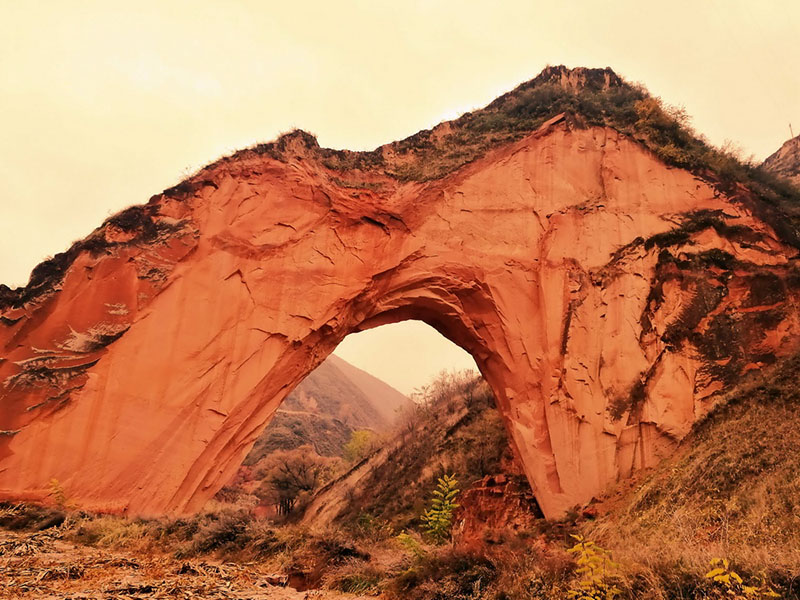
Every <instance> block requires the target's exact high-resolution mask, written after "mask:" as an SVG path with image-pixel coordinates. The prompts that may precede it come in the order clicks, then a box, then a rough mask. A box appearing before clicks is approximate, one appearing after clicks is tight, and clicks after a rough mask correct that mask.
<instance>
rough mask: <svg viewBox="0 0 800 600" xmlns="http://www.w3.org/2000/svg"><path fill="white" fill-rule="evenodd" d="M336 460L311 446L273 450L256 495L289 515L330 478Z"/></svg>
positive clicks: (264, 465)
mask: <svg viewBox="0 0 800 600" xmlns="http://www.w3.org/2000/svg"><path fill="white" fill-rule="evenodd" d="M334 462H335V459H330V458H325V457H323V456H320V455H319V454H317V453H316V452H315V451H314V449H313V448H312V447H311V446H301V447H300V448H295V449H293V450H278V451H276V452H273V453H272V454H270V455H269V456H268V457H267V458H266V459H265V460H264V464H263V466H262V467H261V468H262V470H263V473H264V479H263V481H262V483H261V485H260V486H259V487H258V489H257V490H256V495H257V496H258V497H259V498H260V499H261V500H262V501H265V502H270V503H272V504H273V505H274V506H275V508H276V510H277V512H278V514H280V515H288V514H290V513H291V512H292V511H293V510H294V509H295V507H296V505H297V503H298V501H299V500H301V499H302V498H304V497H310V496H311V494H312V493H313V492H315V491H316V490H317V489H319V488H320V487H321V486H322V485H323V484H324V483H325V482H326V481H327V480H328V479H329V478H330V476H331V474H332V472H333V466H334Z"/></svg>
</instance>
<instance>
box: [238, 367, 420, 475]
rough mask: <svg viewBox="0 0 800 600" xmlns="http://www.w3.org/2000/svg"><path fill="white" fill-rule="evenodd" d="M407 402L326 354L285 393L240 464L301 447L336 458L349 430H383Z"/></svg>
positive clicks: (365, 375) (392, 390)
mask: <svg viewBox="0 0 800 600" xmlns="http://www.w3.org/2000/svg"><path fill="white" fill-rule="evenodd" d="M410 402H411V401H410V400H409V399H408V398H407V397H406V396H404V395H403V394H401V393H400V392H398V391H397V390H396V389H394V388H393V387H391V386H390V385H388V384H386V383H384V382H383V381H381V380H380V379H377V378H376V377H373V376H372V375H370V374H369V373H367V372H365V371H362V370H361V369H359V368H357V367H354V366H353V365H351V364H350V363H348V362H347V361H345V360H343V359H341V358H339V357H338V356H334V355H331V356H329V357H328V358H327V359H326V360H325V362H323V363H322V364H321V365H320V366H319V367H317V368H316V369H315V370H314V371H313V372H312V373H311V374H310V375H309V376H308V377H306V378H305V379H304V380H303V381H302V382H301V383H300V385H298V386H297V387H296V388H295V389H294V391H292V393H291V394H289V396H288V397H287V398H286V400H285V401H284V402H283V404H282V405H281V407H280V408H279V409H278V411H277V412H276V414H275V418H274V419H273V420H272V422H271V423H270V424H269V425H268V426H267V428H266V429H265V430H264V432H263V433H262V434H261V436H260V437H259V438H258V440H257V441H256V444H255V446H253V449H252V450H251V451H250V454H248V455H247V458H245V461H244V464H245V465H253V464H255V463H257V462H258V461H259V460H261V459H262V458H263V457H264V456H266V455H267V454H269V453H270V452H273V451H275V450H291V449H293V448H299V447H300V446H303V445H306V444H310V445H312V446H313V447H314V449H315V450H316V451H317V453H318V454H320V455H321V456H340V455H341V453H342V447H343V446H344V445H345V444H346V443H347V441H348V440H349V439H350V434H351V433H352V432H353V431H355V430H357V429H371V430H373V431H376V432H383V431H387V430H388V429H389V428H390V427H391V426H392V424H393V423H394V419H395V417H396V416H397V415H398V414H399V411H401V410H402V409H403V408H404V407H407V406H409V404H410Z"/></svg>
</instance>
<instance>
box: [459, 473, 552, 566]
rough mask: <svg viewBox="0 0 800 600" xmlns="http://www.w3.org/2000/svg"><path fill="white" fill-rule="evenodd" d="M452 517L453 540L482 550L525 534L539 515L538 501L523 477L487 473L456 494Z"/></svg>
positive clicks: (463, 548)
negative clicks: (510, 536) (455, 507)
mask: <svg viewBox="0 0 800 600" xmlns="http://www.w3.org/2000/svg"><path fill="white" fill-rule="evenodd" d="M458 504H459V507H458V508H457V509H456V512H455V515H454V519H453V543H454V544H455V546H456V547H457V548H459V549H461V550H468V551H484V550H485V549H486V548H488V547H491V546H492V545H493V544H501V543H503V542H505V541H507V538H508V536H509V535H512V536H513V535H518V534H523V535H525V534H527V533H529V532H530V531H531V530H534V529H535V524H536V521H537V519H541V518H542V513H541V511H540V510H539V505H538V504H537V503H536V498H534V496H533V494H532V493H531V488H530V486H529V485H528V482H527V481H526V480H525V478H524V477H522V476H519V475H505V474H499V475H487V476H486V477H484V478H483V479H481V480H480V481H476V482H475V483H474V484H472V485H471V486H470V488H469V489H468V490H465V491H464V492H463V493H462V494H461V495H460V496H459V497H458Z"/></svg>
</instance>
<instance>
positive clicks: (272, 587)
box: [0, 530, 356, 600]
mask: <svg viewBox="0 0 800 600" xmlns="http://www.w3.org/2000/svg"><path fill="white" fill-rule="evenodd" d="M287 583H288V582H286V580H285V578H283V577H281V576H280V575H276V574H274V573H272V572H268V571H266V570H265V569H264V567H263V566H261V565H259V564H256V563H249V564H248V563H236V564H234V563H223V562H217V561H214V560H177V559H174V558H172V557H171V556H168V555H146V556H139V555H137V553H133V552H130V551H109V550H101V549H97V548H91V547H87V546H83V545H76V544H74V543H70V542H67V541H65V540H62V539H60V538H59V534H58V533H54V532H37V533H17V532H9V531H3V530H0V598H3V599H7V600H13V599H17V598H26V599H28V598H36V599H43V600H44V599H53V600H55V599H58V600H90V599H91V600H95V599H97V600H122V599H123V598H124V599H126V600H127V599H132V598H171V599H180V600H189V599H195V598H197V599H200V598H202V599H204V600H206V599H208V600H211V599H214V600H217V599H219V600H234V599H236V600H240V599H248V600H265V599H267V598H268V599H270V600H300V599H305V598H317V599H319V600H325V599H333V598H343V597H344V596H342V595H340V594H336V593H334V592H327V591H321V590H313V591H308V592H299V591H296V590H294V589H293V588H292V587H290V586H288V585H287ZM347 597H348V598H356V596H352V595H348V596H347Z"/></svg>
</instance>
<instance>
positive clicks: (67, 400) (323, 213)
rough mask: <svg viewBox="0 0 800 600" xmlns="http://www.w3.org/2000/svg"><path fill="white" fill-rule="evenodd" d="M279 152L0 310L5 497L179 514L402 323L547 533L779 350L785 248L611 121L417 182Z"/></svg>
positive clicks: (786, 349) (528, 142)
mask: <svg viewBox="0 0 800 600" xmlns="http://www.w3.org/2000/svg"><path fill="white" fill-rule="evenodd" d="M281 144H282V145H283V146H282V152H283V155H282V157H281V158H280V159H278V158H273V157H270V156H269V155H267V154H258V153H257V152H250V153H243V154H240V155H237V157H236V158H235V159H233V160H227V161H222V162H220V163H218V164H216V165H212V166H211V167H209V168H207V169H205V170H203V171H202V172H201V173H200V174H199V175H198V176H197V177H195V178H194V179H193V180H191V181H189V182H187V183H185V184H182V185H181V186H178V187H177V188H174V189H172V190H168V191H167V192H165V193H164V194H162V195H159V196H156V197H154V198H153V199H151V201H150V203H149V204H148V205H147V206H146V207H144V208H138V209H130V210H131V211H133V212H131V213H130V214H129V215H128V217H127V218H126V219H119V218H117V217H115V219H116V221H114V222H108V223H106V224H105V225H104V226H103V227H102V228H100V229H98V230H97V231H96V232H95V233H94V234H92V236H90V237H89V238H87V240H85V241H84V242H82V243H81V245H79V247H76V248H73V250H72V251H71V254H70V256H69V257H67V258H68V259H69V260H66V259H64V260H62V261H61V262H58V261H57V262H58V264H55V265H50V266H48V267H45V268H43V270H40V272H39V279H40V280H41V281H40V282H39V283H38V284H37V286H38V287H36V286H35V289H28V290H27V291H24V292H19V293H16V294H15V293H13V292H10V291H8V290H7V289H6V290H5V292H4V293H3V294H0V296H1V297H2V299H0V301H2V302H3V306H5V308H4V309H3V310H2V317H1V318H2V324H0V348H2V355H1V356H2V360H1V361H0V381H1V382H2V388H1V391H0V394H2V396H0V430H3V435H2V436H1V437H0V440H2V441H0V496H1V497H2V498H5V499H22V498H29V499H30V498H32V499H40V500H41V499H45V498H46V497H47V496H48V494H49V493H50V487H51V484H50V482H51V480H53V479H55V480H57V481H58V482H59V485H60V487H61V488H62V489H63V490H64V493H65V494H66V496H67V498H68V499H69V500H70V501H71V502H74V503H75V504H77V505H80V506H82V507H84V508H87V509H99V510H113V511H127V512H130V513H134V514H143V513H144V514H147V513H150V514H152V513H164V512H177V513H181V512H191V511H195V510H197V509H199V508H200V507H201V506H202V505H203V503H204V502H205V501H206V499H208V498H209V497H211V496H212V495H213V494H214V493H215V492H216V491H217V490H218V489H219V488H220V487H221V486H222V485H223V484H224V483H225V482H226V481H228V480H229V479H230V477H231V475H232V474H233V472H234V471H235V470H236V468H237V467H238V465H239V464H240V463H241V461H242V459H243V458H244V456H245V455H246V454H247V452H248V450H249V449H250V447H251V446H252V444H253V442H254V440H255V439H256V438H257V436H258V435H259V433H260V432H261V431H262V429H263V428H264V426H265V425H266V423H267V422H268V421H269V420H270V418H271V416H272V415H273V413H274V412H275V410H276V408H277V407H278V406H279V405H280V403H281V401H282V400H283V398H284V397H285V396H286V395H287V394H288V393H289V391H291V390H292V388H293V387H294V386H295V385H297V384H298V383H299V382H300V381H301V380H302V379H303V378H304V377H305V376H306V375H307V374H308V373H309V372H310V371H311V370H312V369H313V368H314V367H316V366H317V365H318V364H319V363H320V362H321V361H322V360H323V359H324V358H325V357H326V356H327V355H328V354H329V353H330V352H332V351H333V349H334V348H335V347H336V345H337V344H338V343H339V342H340V341H341V340H342V339H343V338H344V337H345V336H346V335H347V334H349V333H351V332H353V331H358V330H363V329H366V328H370V327H374V326H377V325H381V324H384V323H390V322H395V321H400V320H404V319H420V320H423V321H425V322H427V323H429V324H430V325H432V326H434V327H435V328H437V329H438V330H439V331H440V332H442V333H443V334H444V335H445V336H447V337H448V338H450V339H451V340H453V341H454V342H456V343H458V344H459V345H461V346H462V347H463V348H465V349H466V350H467V351H469V352H470V353H471V354H472V355H473V356H474V357H475V360H476V362H477V364H478V365H479V367H480V369H481V371H482V372H483V374H484V376H485V378H486V379H487V381H488V382H489V384H490V385H491V386H492V388H493V390H494V392H495V395H496V398H497V402H498V406H499V409H500V410H501V412H502V414H503V416H504V419H505V422H506V424H507V426H508V430H509V432H510V434H511V438H512V441H513V445H514V448H515V451H516V453H517V455H518V458H519V459H520V460H521V463H522V464H523V465H524V469H525V473H526V475H527V477H528V479H529V480H530V482H531V484H532V487H533V490H534V492H535V494H536V498H537V500H538V502H539V504H540V506H541V508H542V510H543V511H544V513H545V515H546V516H549V517H554V516H558V515H560V514H562V513H563V512H564V511H565V510H567V509H568V508H569V507H571V506H573V505H576V504H582V503H585V502H587V501H589V500H590V499H591V498H592V497H593V496H595V495H597V494H599V493H601V492H602V491H603V490H604V489H605V488H606V487H607V486H608V485H609V484H611V483H613V482H615V481H616V480H617V479H619V478H622V477H627V476H629V475H630V474H631V473H632V472H633V471H634V470H636V469H641V468H643V467H647V466H649V465H652V464H653V463H654V462H655V461H657V460H658V459H659V457H660V456H662V455H663V454H664V453H667V452H669V451H670V450H671V449H672V448H674V446H675V444H676V443H677V442H678V441H679V440H680V439H681V438H682V437H683V436H684V435H686V433H687V432H688V431H689V429H690V428H691V426H692V424H693V423H694V422H695V421H696V420H697V419H699V418H700V417H702V416H703V415H704V414H705V413H706V412H707V411H708V410H709V409H710V408H711V407H712V406H713V405H714V402H715V397H716V396H715V395H716V394H717V393H718V392H720V391H721V390H723V389H724V388H725V386H726V384H727V383H728V382H730V381H733V380H734V379H736V378H737V377H739V376H740V375H741V374H742V373H744V372H746V371H748V370H751V369H758V368H760V367H761V366H763V365H766V364H768V363H770V362H772V361H774V360H775V359H776V358H777V357H780V356H783V355H787V354H789V353H791V352H793V351H794V350H795V349H796V348H797V339H798V338H797V332H798V313H797V301H798V290H800V277H799V276H798V271H797V270H796V260H795V255H796V251H795V250H794V249H793V248H791V247H790V246H788V245H786V244H785V243H783V242H782V241H781V240H780V239H779V237H778V236H777V235H776V234H775V232H774V231H773V230H772V229H771V228H770V227H769V226H768V225H766V224H765V223H764V222H762V221H761V220H760V219H759V218H757V217H756V216H754V212H753V211H754V208H753V207H754V204H753V202H754V200H753V199H752V198H751V197H750V195H749V193H748V192H747V190H746V189H744V188H737V189H736V190H735V191H734V192H732V193H731V194H729V195H723V194H721V193H720V192H719V191H717V190H716V189H714V188H713V187H712V186H711V185H710V184H709V183H706V182H704V181H702V180H700V179H698V178H697V177H695V176H693V175H692V174H690V173H688V172H686V171H682V170H679V169H674V168H669V167H667V166H665V165H664V164H662V163H660V162H659V161H658V160H656V159H655V158H654V156H653V155H652V154H651V153H650V152H649V151H647V150H646V149H644V148H643V147H642V146H641V145H639V144H638V143H637V142H635V141H633V140H631V139H630V138H628V137H626V136H624V135H622V134H619V133H617V132H616V131H614V130H612V129H608V128H601V127H594V128H580V127H577V126H571V125H569V124H568V123H567V122H566V121H565V120H564V119H563V118H556V119H554V120H552V121H551V122H549V123H548V124H546V125H545V126H544V127H543V128H542V129H540V130H539V131H537V132H535V133H533V134H530V135H528V136H527V137H524V138H523V139H521V140H519V141H517V142H515V143H512V144H509V145H506V146H504V147H501V148H499V149H496V150H493V151H490V152H488V153H487V154H486V155H485V156H484V157H483V158H481V159H479V160H476V161H473V162H471V163H470V164H468V165H466V166H464V167H462V168H460V169H459V170H457V171H455V172H454V173H451V174H449V175H447V176H445V177H442V178H439V179H436V180H433V181H429V182H427V183H400V182H399V181H398V180H397V179H395V178H391V177H389V176H386V175H381V174H380V173H378V172H370V171H367V170H357V169H351V170H338V171H333V170H330V169H328V168H327V167H326V166H325V165H324V164H323V163H324V161H322V160H319V157H318V155H317V153H316V151H315V150H314V147H313V144H309V143H308V141H307V140H306V138H305V137H304V136H302V135H298V136H287V137H286V138H284V139H282V140H281ZM112 221H113V220H112ZM47 269H51V270H54V274H52V273H50V274H48V273H46V272H44V271H47ZM62 273H63V277H62ZM34 275H36V274H34ZM48 278H49V279H48ZM37 281H39V280H37ZM47 281H55V282H56V283H57V285H55V287H52V286H50V287H48V286H47V285H45V283H46V282H47Z"/></svg>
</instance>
